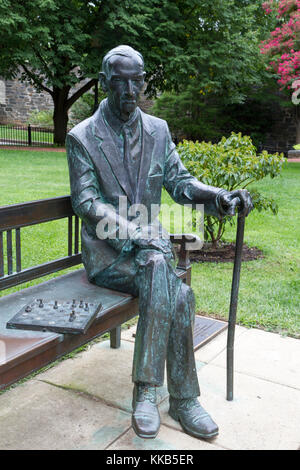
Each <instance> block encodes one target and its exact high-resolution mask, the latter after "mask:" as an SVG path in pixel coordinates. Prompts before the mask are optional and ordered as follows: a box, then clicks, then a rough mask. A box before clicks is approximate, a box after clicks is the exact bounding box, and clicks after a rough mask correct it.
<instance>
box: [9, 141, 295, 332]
mask: <svg viewBox="0 0 300 470" xmlns="http://www.w3.org/2000/svg"><path fill="white" fill-rule="evenodd" d="M0 175H1V178H0V205H6V204H14V203H18V202H24V201H30V200H36V199H42V198H46V197H54V196H61V195H65V194H68V193H69V177H68V168H67V161H66V155H65V153H64V152H38V151H34V152H30V151H28V150H21V149H20V150H18V151H15V150H4V149H3V150H0ZM255 186H256V187H259V189H260V190H261V191H262V192H263V193H264V194H268V195H270V196H272V197H274V198H275V199H276V201H277V203H278V205H279V213H278V215H277V216H273V215H272V214H269V213H260V214H259V213H252V214H250V216H249V217H248V219H247V223H246V232H245V241H246V243H247V244H248V245H250V246H257V247H258V248H260V249H261V250H263V252H264V255H265V258H263V259H260V260H257V261H249V262H245V263H243V265H242V272H241V283H240V296H239V305H238V323H240V324H242V325H245V326H258V327H263V328H265V329H267V330H269V331H276V332H280V333H282V334H288V335H291V336H294V337H298V338H299V337H300V312H299V307H300V231H299V227H300V204H299V187H300V164H297V163H289V164H286V165H285V168H284V171H283V174H282V176H281V177H279V178H277V179H274V180H270V179H266V180H265V181H263V182H261V183H259V184H256V185H255ZM163 202H165V203H168V202H169V197H168V195H167V194H165V195H164V197H163ZM66 228H67V221H57V222H51V223H48V224H43V225H42V226H40V227H29V228H26V229H23V230H22V231H21V232H22V248H23V255H25V256H23V260H22V261H23V267H27V266H30V265H35V264H38V263H40V262H45V261H47V260H51V259H54V258H55V257H60V256H65V255H66V253H67V234H66ZM234 237H235V229H229V230H228V231H227V232H226V238H227V239H228V240H232V239H234ZM32 246H35V249H34V250H33V249H32ZM232 268H233V264H232V263H220V264H216V263H201V264H195V265H193V276H192V286H193V289H194V291H195V294H196V299H197V310H198V311H201V312H205V313H206V314H209V315H217V316H218V317H221V318H227V316H228V309H229V300H230V289H231V279H232ZM49 277H50V276H48V277H47V278H44V279H48V278H49ZM42 280H43V279H42ZM38 282H41V280H37V281H33V282H32V283H28V284H26V286H27V285H31V284H35V283H38ZM22 287H24V286H17V287H15V288H14V289H10V290H9V292H12V291H16V290H19V289H21V288H22ZM7 293H8V291H5V292H2V295H5V294H7ZM0 295H1V293H0Z"/></svg>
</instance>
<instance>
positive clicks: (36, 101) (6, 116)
mask: <svg viewBox="0 0 300 470" xmlns="http://www.w3.org/2000/svg"><path fill="white" fill-rule="evenodd" d="M52 109H53V102H52V98H51V96H50V95H49V93H46V92H41V93H37V91H36V90H35V89H34V87H32V86H31V85H29V84H26V83H22V82H20V81H19V80H5V81H4V80H1V79H0V124H8V123H9V124H26V123H27V121H28V118H29V116H30V114H31V113H32V112H34V111H48V110H52Z"/></svg>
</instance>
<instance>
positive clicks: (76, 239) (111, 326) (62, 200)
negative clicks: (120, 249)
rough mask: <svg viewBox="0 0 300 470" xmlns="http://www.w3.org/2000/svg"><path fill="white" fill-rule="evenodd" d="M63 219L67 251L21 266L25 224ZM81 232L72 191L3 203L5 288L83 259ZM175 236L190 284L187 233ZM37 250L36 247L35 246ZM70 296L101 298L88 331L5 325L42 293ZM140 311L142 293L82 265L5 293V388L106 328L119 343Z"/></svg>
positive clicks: (0, 322) (1, 309)
mask: <svg viewBox="0 0 300 470" xmlns="http://www.w3.org/2000/svg"><path fill="white" fill-rule="evenodd" d="M58 219H67V227H68V228H67V230H66V237H67V246H68V253H67V256H65V257H63V258H60V259H56V260H52V261H49V262H47V263H44V264H40V265H38V266H34V267H30V268H26V269H22V256H21V229H22V228H24V227H28V226H32V225H36V224H42V223H45V222H50V221H53V220H58ZM13 231H15V235H14V236H13ZM4 234H6V243H4V241H5V238H4V237H5V235H4ZM79 234H80V221H79V220H78V217H77V216H76V215H75V214H74V212H73V209H72V206H71V201H70V197H69V196H64V197H57V198H52V199H44V200H40V201H33V202H26V203H23V204H16V205H11V206H4V207H0V291H4V290H5V289H9V288H11V287H13V286H16V285H19V284H22V283H24V282H28V281H32V280H33V279H38V278H41V277H43V276H46V275H48V274H52V273H55V272H57V271H61V270H64V269H66V268H70V267H72V266H77V265H80V264H81V263H82V261H81V253H80V235H79ZM171 240H172V242H175V243H176V244H179V245H180V251H179V263H178V267H177V268H178V269H177V271H178V275H179V276H180V277H182V279H183V280H184V282H187V283H188V284H189V285H190V282H191V266H190V262H189V255H188V251H187V250H186V249H185V241H186V239H185V237H184V236H183V238H182V239H181V240H180V239H178V237H176V236H171ZM13 241H14V243H13ZM189 241H190V239H189ZM13 245H14V246H13ZM4 247H5V248H6V249H5V250H4ZM32 250H33V251H34V246H33V247H32ZM4 251H5V253H4ZM66 296H67V298H68V299H78V300H79V299H85V300H86V301H88V302H93V301H95V300H97V301H99V299H101V300H100V301H101V303H102V305H103V308H102V310H101V311H100V312H99V314H98V316H97V318H96V320H95V321H94V322H93V323H92V325H91V326H90V327H89V329H88V330H87V332H86V333H85V334H57V333H53V332H42V331H30V330H16V329H13V330H12V329H7V328H6V323H7V321H9V320H10V319H11V318H12V317H13V316H14V315H15V314H16V313H17V312H18V311H19V310H20V309H21V308H22V307H23V306H24V305H26V304H27V303H29V302H30V301H32V300H33V299H35V298H43V299H44V300H45V301H47V300H54V299H65V298H66ZM137 314H138V299H137V298H134V297H132V296H131V295H127V294H122V293H120V292H117V291H114V290H110V289H104V288H101V287H97V286H95V285H93V284H91V283H90V282H88V280H87V277H86V274H85V270H84V268H82V267H81V268H80V269H76V270H74V271H71V272H70V273H68V274H61V275H59V276H57V277H55V278H53V279H51V280H50V281H45V282H41V283H40V284H38V285H35V286H32V287H28V288H25V289H22V290H20V291H18V292H16V293H13V294H10V295H5V296H4V297H1V298H0V389H3V388H5V387H7V386H9V385H11V384H12V383H14V382H16V381H18V380H19V379H21V378H23V377H25V376H27V375H28V374H30V373H32V372H34V371H36V370H38V369H40V368H42V367H44V366H45V365H47V364H49V363H50V362H52V361H55V360H56V359H58V358H59V357H61V356H63V355H65V354H67V353H69V352H70V351H72V350H74V349H76V348H78V347H79V346H81V345H83V344H85V343H87V342H88V341H91V340H93V339H94V338H96V337H98V336H100V335H103V334H104V333H106V332H110V344H111V347H112V348H118V347H119V346H120V333H121V325H122V324H123V323H124V322H126V321H128V320H130V319H131V318H133V317H134V316H136V315H137Z"/></svg>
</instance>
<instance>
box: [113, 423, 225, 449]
mask: <svg viewBox="0 0 300 470" xmlns="http://www.w3.org/2000/svg"><path fill="white" fill-rule="evenodd" d="M107 450H110V451H111V450H223V449H221V448H220V447H218V446H215V445H214V444H210V443H209V442H206V441H204V440H200V439H196V438H194V437H191V436H189V435H187V434H185V433H182V432H179V431H176V430H174V429H171V428H169V427H167V426H163V425H162V426H161V427H160V430H159V433H158V435H157V436H156V438H155V439H141V438H140V437H138V436H137V435H136V434H135V432H134V431H133V429H130V430H129V431H127V432H126V433H125V434H124V435H123V436H122V437H120V439H118V440H117V441H116V442H114V443H113V444H112V445H111V446H109V447H108V448H107Z"/></svg>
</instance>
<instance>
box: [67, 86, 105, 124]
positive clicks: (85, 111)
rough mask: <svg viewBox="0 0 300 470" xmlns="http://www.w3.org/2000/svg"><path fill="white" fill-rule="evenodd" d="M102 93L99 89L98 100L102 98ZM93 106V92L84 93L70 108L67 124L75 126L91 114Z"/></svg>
mask: <svg viewBox="0 0 300 470" xmlns="http://www.w3.org/2000/svg"><path fill="white" fill-rule="evenodd" d="M104 97H105V95H104V93H102V92H101V91H100V90H99V95H98V102H99V103H100V101H102V100H103V98H104ZM94 106H95V94H94V93H93V92H87V93H84V94H83V95H82V96H81V97H80V98H79V99H78V100H77V101H75V103H74V104H73V106H72V107H71V109H70V114H69V126H71V127H72V126H75V125H76V124H78V123H79V122H81V121H83V120H84V119H86V118H88V117H90V116H92V114H93V113H94Z"/></svg>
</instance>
